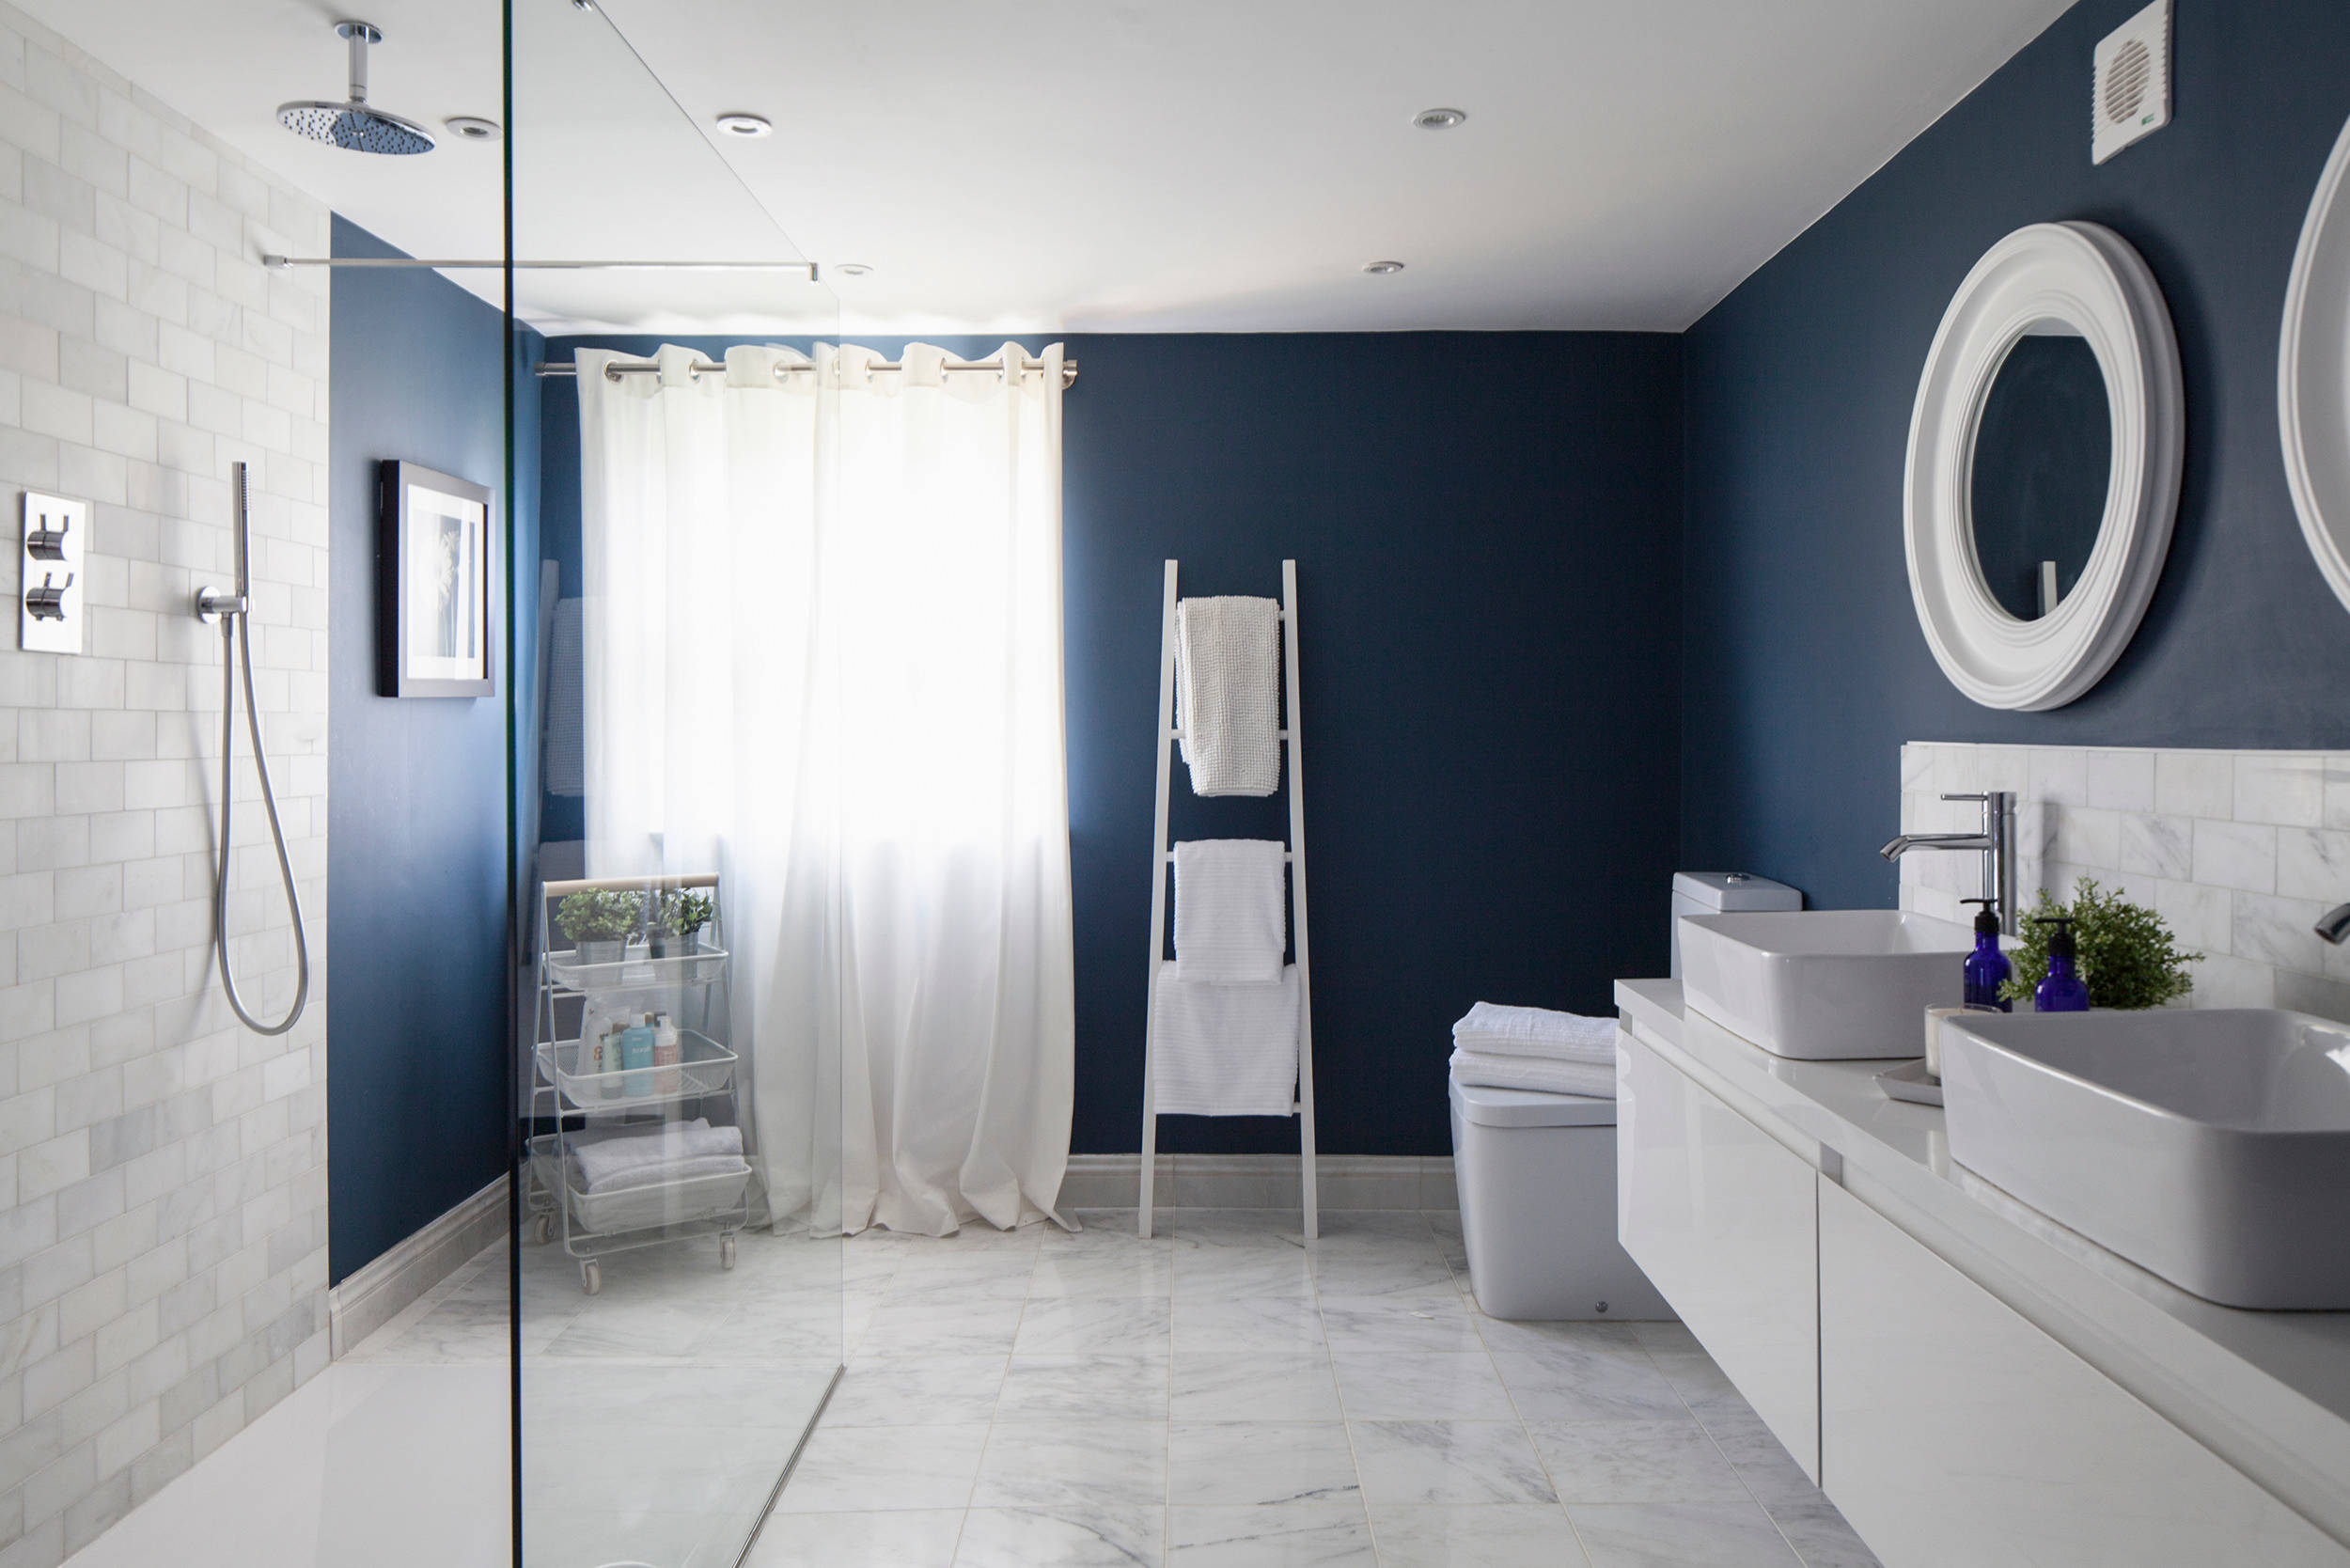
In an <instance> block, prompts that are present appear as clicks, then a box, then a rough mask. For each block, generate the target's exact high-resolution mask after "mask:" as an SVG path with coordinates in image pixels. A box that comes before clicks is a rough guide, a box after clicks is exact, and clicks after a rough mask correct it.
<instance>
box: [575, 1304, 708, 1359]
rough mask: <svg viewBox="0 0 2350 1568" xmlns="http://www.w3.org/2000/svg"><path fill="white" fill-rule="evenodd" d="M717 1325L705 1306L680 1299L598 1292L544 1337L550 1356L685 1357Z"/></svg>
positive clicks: (692, 1351)
mask: <svg viewBox="0 0 2350 1568" xmlns="http://www.w3.org/2000/svg"><path fill="white" fill-rule="evenodd" d="M715 1326H716V1324H715V1322H714V1321H713V1318H712V1316H711V1314H710V1312H709V1311H708V1309H700V1310H697V1309H696V1308H695V1307H694V1306H693V1305H691V1304H690V1303H689V1302H687V1301H686V1300H684V1299H680V1298H666V1299H658V1300H629V1299H626V1298H623V1297H616V1298H612V1299H605V1298H604V1297H602V1296H599V1297H596V1298H595V1300H594V1303H593V1305H592V1306H590V1307H588V1308H587V1309H584V1310H582V1311H581V1312H580V1314H579V1315H578V1316H577V1317H576V1318H574V1319H572V1322H571V1324H570V1325H568V1326H566V1327H565V1328H564V1330H563V1331H562V1332H561V1333H560V1334H557V1335H556V1336H555V1338H554V1339H553V1340H551V1341H548V1343H547V1350H546V1353H547V1354H548V1355H549V1356H616V1357H631V1358H635V1357H661V1358H675V1359H678V1360H683V1359H685V1358H687V1357H689V1356H692V1355H693V1354H694V1352H695V1351H696V1350H697V1348H699V1346H700V1344H701V1341H702V1340H703V1338H704V1337H705V1336H706V1335H708V1334H709V1333H710V1331H711V1330H712V1329H713V1328H714V1327H715Z"/></svg>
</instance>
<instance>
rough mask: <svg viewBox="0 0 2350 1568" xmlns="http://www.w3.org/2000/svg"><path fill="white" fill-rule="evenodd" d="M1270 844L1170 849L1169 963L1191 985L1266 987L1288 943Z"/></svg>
mask: <svg viewBox="0 0 2350 1568" xmlns="http://www.w3.org/2000/svg"><path fill="white" fill-rule="evenodd" d="M1281 855H1282V844H1281V842H1280V840H1279V839H1187V840H1185V841H1183V842H1182V843H1179V844H1177V845H1176V846H1175V959H1176V962H1177V963H1179V964H1183V973H1184V974H1186V975H1188V976H1190V977H1191V980H1192V981H1193V983H1195V984H1201V983H1206V984H1215V985H1239V984H1246V985H1270V984H1272V983H1273V982H1274V981H1275V980H1279V979H1280V978H1281V953H1282V949H1285V948H1286V947H1288V945H1289V930H1288V924H1287V921H1286V919H1285V911H1284V906H1283V902H1282V896H1281V892H1282V881H1281V877H1282V871H1281V866H1282V861H1281Z"/></svg>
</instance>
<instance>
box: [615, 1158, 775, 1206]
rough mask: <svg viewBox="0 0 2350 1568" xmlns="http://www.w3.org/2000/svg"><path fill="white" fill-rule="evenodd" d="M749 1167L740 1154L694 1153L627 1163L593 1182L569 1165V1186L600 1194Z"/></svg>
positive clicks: (736, 1173)
mask: <svg viewBox="0 0 2350 1568" xmlns="http://www.w3.org/2000/svg"><path fill="white" fill-rule="evenodd" d="M749 1169H750V1165H749V1163H748V1162H747V1161H745V1160H744V1158H743V1156H742V1155H740V1154H697V1155H694V1156H691V1157H689V1158H686V1159H682V1160H673V1161H671V1162H670V1163H668V1164H666V1165H637V1166H631V1167H629V1168H627V1169H625V1170H620V1171H617V1172H614V1173H612V1174H609V1175H606V1176H603V1177H601V1178H599V1179H598V1180H596V1181H594V1182H587V1181H586V1180H584V1178H585V1175H586V1172H584V1171H582V1170H579V1169H578V1168H573V1169H572V1190H573V1191H575V1192H586V1193H593V1194H595V1195H596V1196H598V1197H602V1196H603V1195H604V1194H606V1193H614V1192H627V1191H630V1190H631V1189H633V1188H635V1187H662V1186H668V1185H670V1184H673V1183H677V1182H693V1181H698V1180H700V1179H701V1178H703V1177H705V1176H740V1175H743V1174H744V1173H745V1172H746V1171H748V1170H749Z"/></svg>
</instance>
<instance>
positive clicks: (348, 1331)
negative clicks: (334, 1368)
mask: <svg viewBox="0 0 2350 1568" xmlns="http://www.w3.org/2000/svg"><path fill="white" fill-rule="evenodd" d="M507 1186H508V1178H507V1177H504V1176H500V1177H499V1178H498V1179H497V1180H496V1181H494V1182H492V1183H491V1184H489V1185H488V1186H486V1187H483V1188H482V1189H481V1190H480V1191H479V1192H477V1193H475V1194H474V1195H473V1196H472V1197H471V1198H468V1199H466V1200H464V1201H463V1202H462V1203H460V1204H458V1205H457V1206H456V1207H455V1208H453V1209H451V1210H449V1211H448V1213H446V1214H445V1215H441V1216H440V1217H439V1218H438V1219H435V1220H433V1221H432V1222H431V1224H429V1225H427V1226H425V1227H424V1228H423V1229H422V1230H420V1231H416V1233H415V1235H412V1236H410V1237H408V1238H407V1239H406V1240H405V1241H402V1242H400V1243H399V1245H398V1246H396V1247H393V1248H392V1249H391V1250H390V1251H388V1252H386V1253H384V1255H383V1256H382V1257H380V1258H378V1259H376V1260H375V1261H374V1262H371V1263H369V1264H368V1265H367V1266H366V1267H365V1268H363V1269H360V1270H358V1271H357V1272H355V1273H353V1274H352V1276H351V1277H350V1278H347V1279H345V1280H344V1281H343V1282H342V1283H341V1284H339V1285H337V1286H335V1287H334V1288H333V1289H332V1290H330V1291H328V1292H327V1293H326V1331H327V1341H328V1354H329V1355H331V1356H335V1357H337V1358H339V1357H340V1356H342V1355H343V1353H344V1352H346V1351H348V1350H350V1349H351V1347H352V1346H353V1345H355V1344H357V1343H358V1342H359V1341H362V1340H364V1339H366V1338H367V1337H368V1335H369V1334H372V1333H374V1332H375V1331H376V1330H377V1329H379V1328H381V1327H383V1326H384V1325H385V1324H387V1323H389V1322H391V1321H392V1319H394V1318H396V1317H398V1316H399V1313H400V1309H402V1308H404V1307H406V1306H408V1304H409V1303H411V1302H413V1301H415V1299H416V1298H417V1297H418V1296H420V1295H422V1294H424V1293H425V1292H427V1291H429V1290H431V1288H432V1287H433V1286H435V1285H437V1284H439V1283H440V1282H441V1281H442V1280H444V1279H446V1278H448V1277H449V1276H450V1275H451V1274H454V1273H455V1272H456V1271H457V1270H458V1268H459V1267H460V1266H461V1265H462V1264H463V1263H464V1262H465V1261H466V1260H467V1259H469V1258H471V1257H472V1256H473V1255H474V1254H475V1253H477V1252H478V1251H480V1250H481V1249H482V1248H483V1247H487V1246H489V1245H490V1244H491V1243H492V1242H493V1241H495V1240H497V1238H498V1237H500V1236H502V1235H504V1234H505V1233H506V1230H507V1224H508V1220H507V1213H506V1200H507Z"/></svg>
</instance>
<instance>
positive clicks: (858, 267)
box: [832, 261, 873, 277]
mask: <svg viewBox="0 0 2350 1568" xmlns="http://www.w3.org/2000/svg"><path fill="white" fill-rule="evenodd" d="M832 270H833V271H834V272H836V273H838V274H840V275H841V276H842V277H870V276H872V274H873V269H872V268H870V267H869V266H867V265H866V264H865V263H864V262H862V261H836V262H834V263H833V268H832Z"/></svg>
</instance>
